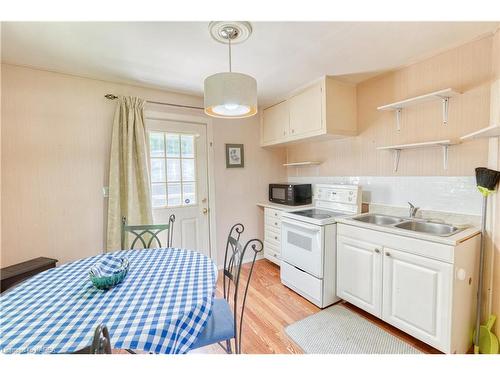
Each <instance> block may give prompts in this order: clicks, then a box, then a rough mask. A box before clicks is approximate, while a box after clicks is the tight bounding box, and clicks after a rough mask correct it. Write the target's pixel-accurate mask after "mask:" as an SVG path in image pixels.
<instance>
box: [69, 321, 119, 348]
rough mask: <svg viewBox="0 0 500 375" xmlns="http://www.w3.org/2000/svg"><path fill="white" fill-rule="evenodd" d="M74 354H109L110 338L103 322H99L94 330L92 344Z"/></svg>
mask: <svg viewBox="0 0 500 375" xmlns="http://www.w3.org/2000/svg"><path fill="white" fill-rule="evenodd" d="M74 354H111V339H110V338H109V332H108V328H107V327H106V326H105V325H104V324H99V325H98V326H97V327H96V329H95V331H94V338H93V339H92V344H91V345H90V346H87V347H85V348H83V349H80V350H78V351H76V352H74Z"/></svg>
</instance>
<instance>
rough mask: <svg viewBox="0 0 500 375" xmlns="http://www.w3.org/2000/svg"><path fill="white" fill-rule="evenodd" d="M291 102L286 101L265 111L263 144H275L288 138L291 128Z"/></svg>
mask: <svg viewBox="0 0 500 375" xmlns="http://www.w3.org/2000/svg"><path fill="white" fill-rule="evenodd" d="M288 107H289V102H288V101H284V102H281V103H278V104H276V105H273V106H272V107H269V108H267V109H265V110H264V114H263V123H264V124H266V125H265V126H263V127H262V133H261V134H262V143H273V142H276V141H277V140H279V139H281V138H283V137H286V136H287V135H288V130H289V126H290V111H289V108H288Z"/></svg>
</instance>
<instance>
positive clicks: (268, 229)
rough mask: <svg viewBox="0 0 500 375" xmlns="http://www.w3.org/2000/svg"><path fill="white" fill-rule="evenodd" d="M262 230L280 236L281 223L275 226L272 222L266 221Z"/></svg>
mask: <svg viewBox="0 0 500 375" xmlns="http://www.w3.org/2000/svg"><path fill="white" fill-rule="evenodd" d="M264 231H265V232H273V233H278V234H279V235H280V236H281V225H278V226H275V225H274V223H268V224H267V225H265V226H264Z"/></svg>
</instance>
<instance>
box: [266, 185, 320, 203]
mask: <svg viewBox="0 0 500 375" xmlns="http://www.w3.org/2000/svg"><path fill="white" fill-rule="evenodd" d="M269 201H270V202H273V203H279V204H286V205H288V206H299V205H302V204H311V202H312V188H311V184H269Z"/></svg>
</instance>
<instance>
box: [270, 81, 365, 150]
mask: <svg viewBox="0 0 500 375" xmlns="http://www.w3.org/2000/svg"><path fill="white" fill-rule="evenodd" d="M356 121H357V120H356V86H355V85H354V84H351V83H346V82H342V81H338V80H336V79H334V78H332V77H328V76H326V77H323V78H322V79H321V80H320V81H319V82H317V83H315V84H313V85H311V86H309V87H307V88H306V89H304V90H302V91H300V92H299V93H298V94H296V95H293V96H291V97H290V98H289V99H287V100H285V101H284V102H281V103H279V104H276V105H273V106H271V107H269V108H266V109H264V111H263V116H262V122H261V145H262V146H274V145H280V144H285V143H289V142H299V141H302V140H308V139H312V138H342V137H349V136H355V135H356V134H357V125H356Z"/></svg>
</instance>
